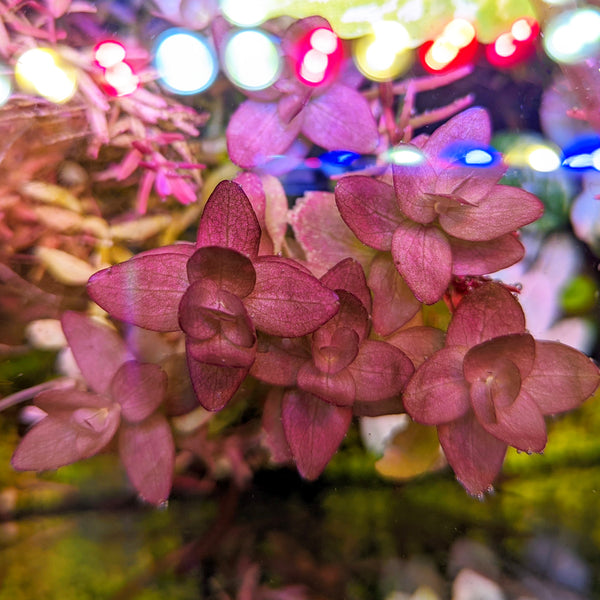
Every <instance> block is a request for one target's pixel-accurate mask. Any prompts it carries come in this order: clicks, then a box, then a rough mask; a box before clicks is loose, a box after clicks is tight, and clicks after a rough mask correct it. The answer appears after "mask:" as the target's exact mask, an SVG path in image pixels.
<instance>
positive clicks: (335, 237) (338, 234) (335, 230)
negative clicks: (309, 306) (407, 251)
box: [289, 192, 375, 275]
mask: <svg viewBox="0 0 600 600" xmlns="http://www.w3.org/2000/svg"><path fill="white" fill-rule="evenodd" d="M289 221H290V225H291V226H292V229H293V230H294V237H295V238H296V240H297V242H298V243H299V244H300V246H301V247H302V250H304V254H305V255H306V260H307V261H308V263H309V264H310V265H311V268H312V270H313V272H315V273H316V274H318V275H322V274H323V273H325V271H327V270H328V269H330V268H331V267H333V266H334V265H335V264H337V263H338V262H340V261H341V260H344V259H346V258H348V257H352V258H355V259H356V260H357V261H358V262H359V263H360V264H361V265H362V266H363V268H366V267H367V266H368V265H369V263H370V262H371V259H372V258H373V255H374V254H375V251H374V250H373V249H371V248H368V247H367V246H365V245H364V244H363V243H362V242H361V241H360V240H359V239H358V238H357V237H356V236H355V235H354V233H353V232H352V230H351V229H350V228H349V227H348V225H346V223H345V222H344V221H343V219H342V217H341V216H340V213H339V211H338V209H337V206H336V204H335V196H334V195H333V194H332V193H331V192H306V194H305V195H304V196H303V197H302V198H299V199H298V200H297V201H296V205H295V206H294V208H293V210H291V211H290V213H289Z"/></svg>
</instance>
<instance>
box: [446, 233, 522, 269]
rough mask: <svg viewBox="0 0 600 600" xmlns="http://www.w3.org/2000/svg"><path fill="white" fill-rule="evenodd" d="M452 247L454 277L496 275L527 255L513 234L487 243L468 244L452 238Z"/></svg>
mask: <svg viewBox="0 0 600 600" xmlns="http://www.w3.org/2000/svg"><path fill="white" fill-rule="evenodd" d="M450 247H451V248H452V273H454V275H485V274H487V273H495V272H496V271H499V270H500V269H505V268H507V267H510V266H511V265H514V264H515V263H517V262H519V261H520V260H521V259H522V258H523V256H524V255H525V248H524V247H523V244H521V242H520V241H519V240H518V239H517V237H516V236H515V235H513V234H511V233H507V234H506V235H503V236H501V237H498V238H495V239H493V240H489V241H487V242H467V241H465V240H459V239H458V238H452V237H451V238H450Z"/></svg>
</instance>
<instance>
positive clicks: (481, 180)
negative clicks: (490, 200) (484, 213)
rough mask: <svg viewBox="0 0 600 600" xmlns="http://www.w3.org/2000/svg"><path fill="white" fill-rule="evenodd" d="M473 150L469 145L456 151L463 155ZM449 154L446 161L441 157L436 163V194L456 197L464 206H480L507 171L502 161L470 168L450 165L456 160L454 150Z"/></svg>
mask: <svg viewBox="0 0 600 600" xmlns="http://www.w3.org/2000/svg"><path fill="white" fill-rule="evenodd" d="M471 149H473V147H472V146H471V145H467V146H466V148H465V147H463V148H462V149H461V148H460V147H459V148H456V149H455V151H456V150H458V151H459V153H460V154H463V153H464V151H465V150H467V151H468V150H471ZM448 154H449V156H447V157H445V158H446V159H445V160H444V157H443V156H442V157H440V158H441V159H442V160H437V161H435V163H437V166H438V177H437V180H436V182H435V193H436V194H442V195H444V194H448V195H450V196H454V197H456V198H457V199H458V200H459V201H462V203H463V204H478V202H479V201H480V200H481V199H482V198H484V197H485V196H487V195H488V194H489V193H490V191H491V190H492V189H493V188H494V186H495V185H496V184H497V183H498V181H499V180H500V178H501V177H502V175H504V173H505V172H506V169H507V167H506V165H505V164H504V163H502V162H501V161H497V162H495V163H494V164H492V165H486V166H485V167H481V166H468V165H465V164H462V163H461V162H452V163H451V164H448V161H452V160H453V159H455V158H456V157H453V156H452V154H453V152H452V148H450V149H449V152H448ZM460 158H461V159H462V158H463V157H462V156H461V157H460ZM440 164H442V165H444V166H443V167H442V168H441V169H439V165H440ZM444 167H445V168H444Z"/></svg>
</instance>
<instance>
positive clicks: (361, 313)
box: [314, 290, 370, 341]
mask: <svg viewBox="0 0 600 600" xmlns="http://www.w3.org/2000/svg"><path fill="white" fill-rule="evenodd" d="M336 293H337V295H338V297H339V300H340V308H339V310H338V312H337V314H336V315H335V316H333V317H332V318H331V319H329V321H327V323H325V324H324V325H323V326H322V327H321V328H320V329H318V330H317V332H315V334H314V335H315V336H316V335H317V333H318V332H323V333H324V332H327V335H329V336H331V335H334V334H335V331H336V330H338V329H351V330H353V331H354V332H356V334H357V335H358V340H359V341H362V340H364V339H365V338H367V337H368V335H369V331H370V322H369V315H368V314H367V309H366V308H365V307H364V305H363V303H362V302H361V301H360V300H359V299H358V298H357V297H356V296H355V295H354V294H351V293H350V292H347V291H345V290H337V292H336Z"/></svg>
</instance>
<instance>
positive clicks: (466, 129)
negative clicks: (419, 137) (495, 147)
mask: <svg viewBox="0 0 600 600" xmlns="http://www.w3.org/2000/svg"><path fill="white" fill-rule="evenodd" d="M490 137H491V123H490V118H489V116H488V114H487V112H486V111H485V109H483V108H481V107H479V106H475V107H473V108H469V109H467V110H464V111H462V112H461V113H459V114H457V115H456V116H454V117H452V118H451V119H450V120H449V121H447V122H446V123H444V124H443V125H442V126H441V127H438V128H437V129H436V130H435V131H434V132H433V133H432V134H431V136H430V137H429V139H428V140H427V142H426V144H425V149H426V152H427V155H428V156H432V157H434V156H444V153H446V152H448V151H449V150H451V149H452V148H454V147H456V145H457V144H459V145H463V146H464V145H465V143H467V142H468V143H469V144H470V145H471V146H472V147H474V148H485V147H487V145H488V144H489V143H490Z"/></svg>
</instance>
